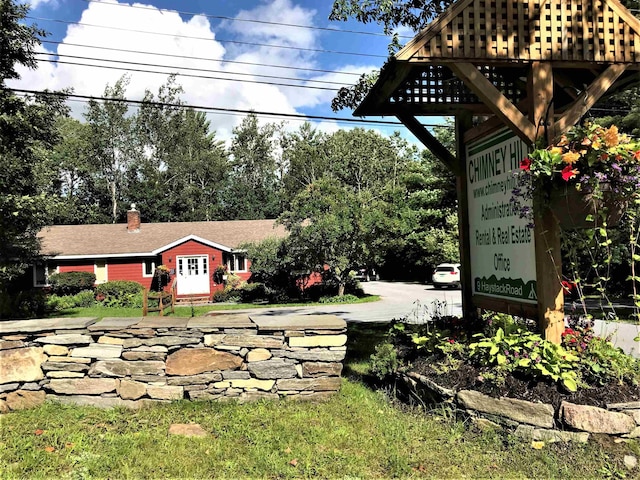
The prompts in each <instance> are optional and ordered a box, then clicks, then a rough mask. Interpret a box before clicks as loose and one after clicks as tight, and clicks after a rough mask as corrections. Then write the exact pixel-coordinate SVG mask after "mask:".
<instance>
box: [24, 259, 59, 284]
mask: <svg viewBox="0 0 640 480" xmlns="http://www.w3.org/2000/svg"><path fill="white" fill-rule="evenodd" d="M42 266H43V267H44V278H45V283H38V282H37V275H36V267H37V265H31V272H32V274H33V282H32V283H33V286H34V287H48V286H49V285H50V283H49V275H52V274H54V273H59V267H58V265H56V268H52V269H51V271H50V270H49V265H48V264H47V263H46V262H45V263H44V264H43V265H42Z"/></svg>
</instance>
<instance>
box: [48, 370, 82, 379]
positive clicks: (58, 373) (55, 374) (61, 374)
mask: <svg viewBox="0 0 640 480" xmlns="http://www.w3.org/2000/svg"><path fill="white" fill-rule="evenodd" d="M82 377H84V373H83V372H66V371H64V370H51V371H49V372H47V378H82Z"/></svg>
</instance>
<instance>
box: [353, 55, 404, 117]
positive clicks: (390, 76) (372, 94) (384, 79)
mask: <svg viewBox="0 0 640 480" xmlns="http://www.w3.org/2000/svg"><path fill="white" fill-rule="evenodd" d="M412 68H413V66H412V65H411V64H409V63H408V62H395V61H392V62H391V63H389V64H387V65H385V66H384V67H383V69H382V72H381V73H380V78H379V79H378V81H377V82H376V84H375V85H374V86H373V88H372V89H371V90H370V91H369V93H367V96H366V97H365V98H364V100H363V101H362V102H361V103H360V105H358V107H357V108H356V110H355V111H354V112H353V114H354V115H355V116H358V117H359V116H364V115H380V112H379V110H380V108H381V106H382V105H383V104H384V103H385V102H388V101H389V99H390V98H391V96H392V95H393V94H394V92H395V91H396V89H397V88H398V87H399V86H400V84H401V83H402V82H404V81H405V80H406V79H407V76H408V75H409V73H410V72H411V69H412Z"/></svg>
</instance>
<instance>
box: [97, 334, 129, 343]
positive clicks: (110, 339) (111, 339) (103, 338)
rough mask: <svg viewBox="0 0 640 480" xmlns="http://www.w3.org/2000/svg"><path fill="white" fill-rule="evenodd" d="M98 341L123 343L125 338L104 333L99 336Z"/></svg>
mask: <svg viewBox="0 0 640 480" xmlns="http://www.w3.org/2000/svg"><path fill="white" fill-rule="evenodd" d="M98 343H99V344H102V345H123V344H124V338H117V337H109V336H107V335H102V336H101V337H100V338H98Z"/></svg>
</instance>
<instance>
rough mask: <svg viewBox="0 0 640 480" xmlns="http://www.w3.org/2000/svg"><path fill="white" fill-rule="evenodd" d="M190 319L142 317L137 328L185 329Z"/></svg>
mask: <svg viewBox="0 0 640 480" xmlns="http://www.w3.org/2000/svg"><path fill="white" fill-rule="evenodd" d="M189 320H191V319H190V318H181V317H143V319H142V320H140V321H139V322H138V323H137V324H136V327H137V328H185V327H186V326H187V323H188V322H189Z"/></svg>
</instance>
